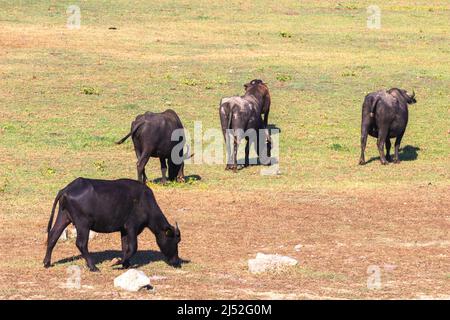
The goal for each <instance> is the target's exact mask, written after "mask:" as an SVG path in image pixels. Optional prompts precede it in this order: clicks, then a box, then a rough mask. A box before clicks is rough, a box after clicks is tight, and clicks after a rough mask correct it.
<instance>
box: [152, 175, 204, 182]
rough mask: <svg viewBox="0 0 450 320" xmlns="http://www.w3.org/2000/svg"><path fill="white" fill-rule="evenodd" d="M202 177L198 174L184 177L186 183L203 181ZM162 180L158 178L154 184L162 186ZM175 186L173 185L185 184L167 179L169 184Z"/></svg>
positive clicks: (154, 180)
mask: <svg viewBox="0 0 450 320" xmlns="http://www.w3.org/2000/svg"><path fill="white" fill-rule="evenodd" d="M201 180H202V177H200V176H199V175H198V174H191V175H189V176H184V183H193V182H196V181H201ZM161 181H162V178H156V179H153V180H152V183H154V184H158V183H159V184H161ZM169 183H170V184H173V183H179V184H183V183H182V182H177V181H176V180H174V181H170V180H168V179H167V184H169Z"/></svg>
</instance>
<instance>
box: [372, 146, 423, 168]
mask: <svg viewBox="0 0 450 320" xmlns="http://www.w3.org/2000/svg"><path fill="white" fill-rule="evenodd" d="M391 151H392V148H391ZM417 151H420V148H419V147H414V146H411V145H407V146H404V147H403V148H400V150H399V153H398V155H399V158H400V161H415V160H417V158H418V157H419V154H418V152H417ZM391 157H392V155H391ZM376 160H378V161H379V160H380V157H379V156H378V157H372V158H370V159H369V160H368V161H367V162H366V164H369V163H371V162H372V161H376ZM389 162H392V160H391V159H389Z"/></svg>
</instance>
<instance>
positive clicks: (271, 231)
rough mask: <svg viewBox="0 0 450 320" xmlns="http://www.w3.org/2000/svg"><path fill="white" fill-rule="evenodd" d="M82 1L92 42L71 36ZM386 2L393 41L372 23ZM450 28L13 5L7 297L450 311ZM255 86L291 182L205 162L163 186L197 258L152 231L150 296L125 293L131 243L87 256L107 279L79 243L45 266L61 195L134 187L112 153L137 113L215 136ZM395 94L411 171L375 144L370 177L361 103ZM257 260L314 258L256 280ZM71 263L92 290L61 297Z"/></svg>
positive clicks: (352, 6) (4, 38)
mask: <svg viewBox="0 0 450 320" xmlns="http://www.w3.org/2000/svg"><path fill="white" fill-rule="evenodd" d="M72 4H74V5H78V6H79V7H80V9H81V20H80V21H81V28H80V29H73V30H71V29H68V28H67V26H66V22H67V18H68V15H67V14H66V9H67V7H68V6H69V5H72ZM373 4H375V5H378V6H379V7H380V9H381V28H380V29H368V28H367V26H366V21H367V16H368V13H367V7H368V6H369V5H373ZM449 20H450V4H449V3H448V2H447V1H414V4H412V3H411V2H410V1H406V0H404V1H402V0H396V1H386V0H380V1H376V2H374V1H312V0H309V1H284V0H283V1H276V2H274V1H250V2H249V1H247V2H245V1H234V0H232V1H226V2H221V1H214V2H211V1H203V0H194V1H187V0H186V1H185V0H178V1H125V0H118V1H114V2H111V3H110V2H109V1H17V2H16V1H5V0H0V253H1V259H0V299H182V298H184V299H186V298H188V299H190V298H193V299H209V298H214V299H215V298H218V299H224V298H232V299H244V298H252V299H253V298H254V299H335V298H344V299H400V298H406V299H416V298H417V299H420V298H447V299H448V298H450V257H449V254H450V183H449V181H450V158H449V151H450V145H449V133H450V131H449V130H450V123H449V112H450V111H449V110H450V103H449V101H450V100H449V96H450V86H449V84H450V45H449V41H448V40H449V36H450V30H449V24H448V21H449ZM112 27H114V28H115V29H111V28H112ZM254 78H261V79H264V81H265V82H267V83H268V86H269V88H270V91H271V95H272V107H271V113H270V117H269V123H270V124H273V125H274V126H276V127H277V128H280V133H279V142H280V143H279V150H280V159H279V165H280V171H281V174H280V175H276V176H262V175H261V174H260V169H261V168H260V167H258V166H252V167H249V168H246V169H243V170H240V171H239V172H238V173H236V174H233V173H232V172H229V171H225V170H224V165H222V164H220V165H218V164H201V163H196V159H194V160H195V161H194V163H192V164H189V165H187V166H186V169H185V173H186V174H187V175H191V176H194V175H195V176H199V177H200V178H201V179H200V180H195V181H194V180H191V181H190V183H185V184H177V183H170V184H168V185H166V186H162V185H159V184H157V183H150V184H149V186H150V187H151V188H152V189H153V191H154V193H155V196H156V199H157V201H158V203H159V205H160V207H161V208H162V210H163V211H164V213H165V214H166V216H167V217H168V219H169V221H171V222H174V221H178V223H179V225H180V229H181V233H182V241H181V243H180V249H179V250H180V256H181V257H182V258H183V259H186V260H188V261H189V262H188V263H185V264H183V266H182V268H180V269H174V268H172V267H170V266H168V265H167V264H166V263H165V262H164V261H163V260H162V256H161V254H160V253H159V250H158V248H157V246H156V243H155V241H154V236H153V235H152V234H151V232H150V231H148V230H147V231H145V232H143V233H142V234H141V236H140V237H139V252H138V254H137V255H136V256H135V257H134V259H132V262H133V264H134V265H135V267H136V268H138V269H139V270H143V271H144V272H145V273H146V274H147V275H149V276H158V277H159V278H155V280H153V281H152V284H153V285H154V291H150V292H149V291H142V292H138V293H127V292H125V291H120V290H118V289H115V288H114V286H113V279H114V278H115V277H117V276H118V275H120V274H121V273H122V272H123V270H117V269H114V268H112V267H111V263H112V260H114V259H115V258H117V257H119V255H120V251H119V250H120V236H119V234H100V235H98V236H97V237H96V238H94V239H93V240H92V241H91V242H90V243H89V248H90V251H92V252H93V254H94V257H95V259H96V261H97V264H98V267H99V269H100V271H101V272H100V273H90V272H89V271H88V269H87V268H86V267H85V264H84V261H83V260H82V259H80V257H79V252H78V249H77V248H76V246H75V242H74V240H73V239H70V240H68V241H64V242H59V243H58V244H57V246H56V247H55V250H54V254H53V262H54V263H55V265H54V267H52V268H50V269H44V268H43V265H42V259H43V257H44V253H45V240H46V233H45V232H46V225H47V223H48V218H49V215H50V210H51V206H52V203H53V200H54V198H55V196H56V193H57V192H58V190H59V189H61V188H62V187H64V186H65V185H66V184H67V183H69V182H70V181H72V180H73V179H74V178H76V177H78V176H84V177H91V178H102V179H116V178H123V177H126V178H135V177H136V168H135V163H136V159H135V154H134V151H133V147H132V143H131V142H130V141H128V142H127V143H125V144H122V145H120V146H118V145H115V144H114V141H116V140H118V139H119V138H121V137H123V136H124V135H125V134H126V133H127V132H128V130H129V127H130V123H131V121H132V120H133V119H134V117H135V116H136V115H137V114H139V113H142V112H145V111H147V110H148V111H157V112H159V111H162V110H165V109H167V108H172V109H174V110H176V111H177V113H178V114H179V115H180V117H181V119H182V121H183V123H184V125H185V126H186V128H187V129H189V130H190V131H192V132H193V130H194V123H195V122H196V121H201V124H202V126H203V131H204V132H205V131H206V130H208V129H211V128H219V127H220V122H219V116H218V104H219V101H220V99H221V98H222V97H224V96H230V95H235V94H242V92H243V87H242V85H243V84H244V83H245V82H248V81H249V80H251V79H254ZM390 87H401V88H405V89H407V90H412V89H414V90H415V92H416V96H417V101H418V102H417V104H415V105H412V106H410V109H409V110H410V122H409V124H408V128H407V131H406V134H405V137H404V139H403V142H402V147H403V148H402V150H401V160H402V162H401V163H400V164H398V165H396V164H390V165H388V166H381V165H380V163H379V160H378V152H377V150H376V146H375V140H374V139H373V138H369V143H368V147H367V149H366V158H367V159H370V161H369V163H368V164H367V165H365V166H358V160H359V140H360V121H361V104H362V101H363V98H364V96H365V94H366V93H368V92H370V91H374V90H377V89H379V88H390ZM89 93H91V94H89ZM205 144H207V142H205ZM147 175H148V176H149V177H150V178H151V179H155V178H158V177H159V176H160V170H159V161H158V160H157V159H152V160H151V161H150V162H149V164H148V166H147ZM298 245H300V246H298ZM296 248H297V249H296ZM257 252H263V253H279V254H283V255H287V256H290V257H293V258H296V259H297V260H298V261H299V264H298V266H296V267H292V268H289V269H286V270H284V271H280V272H270V273H265V274H261V275H253V274H251V273H249V272H248V270H247V261H248V259H250V258H253V257H254V256H255V255H256V253H257ZM72 265H78V266H80V267H81V270H82V272H81V288H79V289H68V288H65V283H66V281H67V279H68V277H69V276H70V274H68V267H69V266H72ZM374 267H375V268H378V270H379V271H380V280H381V281H380V288H378V289H370V288H368V286H367V283H368V279H370V274H368V269H371V268H374Z"/></svg>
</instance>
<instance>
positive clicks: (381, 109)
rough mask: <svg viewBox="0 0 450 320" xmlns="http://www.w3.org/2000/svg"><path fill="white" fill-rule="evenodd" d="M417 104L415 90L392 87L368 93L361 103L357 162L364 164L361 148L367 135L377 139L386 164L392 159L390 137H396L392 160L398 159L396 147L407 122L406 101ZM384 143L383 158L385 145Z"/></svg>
mask: <svg viewBox="0 0 450 320" xmlns="http://www.w3.org/2000/svg"><path fill="white" fill-rule="evenodd" d="M413 103H416V99H415V93H414V92H413V94H412V95H409V94H408V93H407V92H406V90H403V89H398V88H392V89H389V90H387V91H385V90H380V91H377V92H372V93H369V94H368V95H367V96H366V97H365V99H364V103H363V106H362V121H361V157H360V160H359V164H360V165H363V164H365V163H366V160H365V158H364V151H365V149H366V143H367V135H371V136H372V137H375V138H378V140H377V147H378V151H379V153H380V161H381V164H384V165H386V164H388V160H391V156H390V149H391V141H390V138H396V140H395V155H394V162H395V163H398V162H399V155H398V152H399V147H400V142H401V141H402V138H403V135H404V133H405V130H406V125H407V124H408V104H413ZM385 143H386V157H385V155H384V144H385Z"/></svg>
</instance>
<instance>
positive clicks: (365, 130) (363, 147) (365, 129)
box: [359, 124, 369, 165]
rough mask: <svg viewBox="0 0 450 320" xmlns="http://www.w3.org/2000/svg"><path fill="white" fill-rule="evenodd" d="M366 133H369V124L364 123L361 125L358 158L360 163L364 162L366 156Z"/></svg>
mask: <svg viewBox="0 0 450 320" xmlns="http://www.w3.org/2000/svg"><path fill="white" fill-rule="evenodd" d="M368 134H369V126H368V125H365V124H363V125H361V156H360V158H359V164H360V165H364V164H366V158H365V156H364V152H365V151H366V145H367V136H368Z"/></svg>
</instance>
